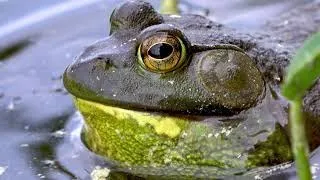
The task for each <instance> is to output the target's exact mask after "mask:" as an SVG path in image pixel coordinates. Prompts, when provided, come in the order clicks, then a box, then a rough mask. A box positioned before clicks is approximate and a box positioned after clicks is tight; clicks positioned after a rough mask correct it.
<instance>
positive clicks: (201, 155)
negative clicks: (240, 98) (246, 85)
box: [75, 98, 291, 176]
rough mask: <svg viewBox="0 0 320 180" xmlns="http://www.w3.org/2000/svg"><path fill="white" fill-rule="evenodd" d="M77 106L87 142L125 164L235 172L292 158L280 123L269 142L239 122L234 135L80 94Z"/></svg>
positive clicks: (206, 172)
mask: <svg viewBox="0 0 320 180" xmlns="http://www.w3.org/2000/svg"><path fill="white" fill-rule="evenodd" d="M75 104H76V106H77V108H78V109H79V110H80V112H81V113H82V115H83V116H84V118H85V127H84V136H83V137H84V141H85V143H86V144H87V146H88V147H89V148H90V149H91V150H92V151H93V152H95V153H97V154H100V155H102V156H104V157H106V158H107V159H109V160H112V161H115V162H117V165H119V166H121V167H130V168H131V169H132V168H133V169H135V168H138V169H139V167H144V168H146V167H148V168H156V169H157V168H158V169H166V170H165V171H166V172H162V173H163V174H166V173H168V171H169V170H171V171H172V172H174V171H178V172H179V173H182V174H183V175H187V176H188V175H190V176H191V175H193V174H194V173H198V172H199V171H202V170H203V171H204V172H202V173H203V174H204V175H210V174H211V175H231V174H234V173H239V172H245V171H246V170H247V168H253V167H257V166H264V165H270V162H272V161H279V158H281V161H283V162H285V161H288V160H290V159H291V154H290V148H289V146H288V142H287V139H286V137H284V135H283V132H282V130H281V128H279V127H275V128H276V129H274V130H273V131H272V133H270V134H269V136H268V138H267V139H265V142H258V141H260V140H259V139H254V138H252V137H251V139H250V137H247V135H246V132H243V129H241V128H239V127H240V126H241V125H239V124H236V125H231V126H234V127H233V131H232V133H231V132H230V131H231V129H232V128H231V129H227V128H225V127H223V128H221V127H219V128H216V127H215V126H214V125H213V124H210V123H208V122H202V121H190V120H187V119H184V118H179V117H168V116H161V115H155V114H150V113H146V112H135V111H131V110H125V109H121V108H117V107H110V106H105V105H102V104H98V103H95V102H91V101H87V100H83V99H79V98H75ZM231 126H230V127H231ZM239 129H241V130H239ZM228 136H229V137H228ZM235 136H237V137H238V138H240V139H235ZM241 138H246V139H245V141H244V140H243V139H241ZM244 142H246V143H248V144H245V145H244V144H243V143H244ZM279 144H281V145H279ZM280 156H281V157H280ZM157 173H158V171H157ZM159 173H160V172H159ZM160 174H161V173H160Z"/></svg>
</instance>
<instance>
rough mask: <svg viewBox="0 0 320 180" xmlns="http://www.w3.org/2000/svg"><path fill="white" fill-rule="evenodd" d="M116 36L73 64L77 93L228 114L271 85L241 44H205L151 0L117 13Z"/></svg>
mask: <svg viewBox="0 0 320 180" xmlns="http://www.w3.org/2000/svg"><path fill="white" fill-rule="evenodd" d="M110 23H111V32H110V36H109V37H108V38H106V39H104V40H102V41H99V42H97V43H95V44H93V45H91V46H89V47H88V48H87V49H86V50H85V51H84V52H83V53H82V54H81V55H80V56H79V57H78V58H77V60H76V62H75V63H74V64H72V65H70V66H69V67H68V69H67V70H66V73H65V76H64V80H65V81H64V82H65V85H66V88H67V89H68V91H69V92H70V93H72V94H73V95H75V96H76V97H79V98H82V99H86V100H91V101H96V102H99V103H103V104H105V105H109V106H116V107H121V108H125V109H135V110H143V111H145V110H147V111H157V112H159V111H162V112H168V113H172V112H175V113H176V112H182V113H191V114H204V113H205V114H225V113H229V114H230V113H236V112H238V111H241V110H244V109H248V108H250V107H253V106H254V105H255V104H256V103H257V102H259V100H261V97H263V92H264V82H263V80H262V77H261V74H260V72H259V70H258V69H257V68H256V66H255V64H254V62H253V61H252V60H251V59H250V57H249V56H248V55H246V54H245V53H244V51H243V50H241V49H240V48H238V47H236V46H234V45H231V44H223V43H221V42H218V41H215V40H214V39H213V41H212V42H211V44H205V45H199V44H195V43H194V42H193V41H192V40H190V39H197V36H199V37H202V36H206V35H208V34H190V33H191V32H190V30H188V28H183V29H182V28H179V27H178V26H177V25H175V24H174V23H173V22H166V21H165V19H164V18H163V17H162V16H161V15H159V14H158V13H157V12H156V11H154V9H153V8H152V7H151V6H150V5H149V4H148V3H145V2H141V1H129V2H128V3H126V4H124V5H123V6H121V7H119V8H117V9H115V10H114V11H113V13H112V15H111V19H110ZM187 35H188V36H192V38H189V37H188V36H187Z"/></svg>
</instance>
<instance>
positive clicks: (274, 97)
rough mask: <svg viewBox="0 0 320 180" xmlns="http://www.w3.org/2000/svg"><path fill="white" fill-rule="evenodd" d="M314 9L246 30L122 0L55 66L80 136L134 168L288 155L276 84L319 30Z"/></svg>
mask: <svg viewBox="0 0 320 180" xmlns="http://www.w3.org/2000/svg"><path fill="white" fill-rule="evenodd" d="M319 9H320V4H319V3H312V4H309V5H306V6H303V7H300V8H298V9H296V10H293V11H292V12H289V13H287V14H284V15H283V16H282V17H280V18H278V19H276V20H274V21H271V22H269V23H267V24H266V26H264V27H263V28H261V30H260V31H256V32H253V31H248V30H246V31H243V30H237V29H233V28H230V27H226V26H224V25H222V24H219V23H217V22H213V21H211V20H208V19H207V18H205V17H203V16H199V15H182V16H179V15H161V14H159V13H158V12H157V11H156V10H155V9H154V8H153V7H152V6H151V5H150V4H149V3H147V2H144V1H132V0H131V1H127V2H125V3H124V4H122V5H120V6H119V7H117V8H115V9H114V11H113V12H112V14H111V17H110V24H111V28H110V34H109V36H108V37H106V38H105V39H102V40H99V41H97V42H95V43H94V44H92V45H89V46H88V47H86V48H85V50H84V51H83V52H82V53H81V54H80V55H79V56H78V57H77V58H76V60H75V61H74V62H73V63H72V64H71V65H69V66H68V67H67V69H66V70H65V73H64V76H63V81H64V85H65V87H66V89H67V90H68V91H69V92H70V93H71V94H72V96H73V98H74V102H75V105H76V107H77V108H78V109H79V111H80V112H81V114H82V115H83V117H84V120H85V125H84V127H83V134H82V139H83V142H84V143H85V144H86V146H87V147H88V148H89V149H90V150H91V151H92V152H94V153H96V154H98V155H100V156H102V157H103V158H104V159H106V161H108V162H109V163H111V164H113V165H114V166H115V167H117V169H120V170H121V171H124V172H129V173H132V174H135V175H137V176H140V177H158V178H160V177H162V178H164V179H167V178H173V179H175V178H178V177H179V178H224V177H231V176H235V175H238V176H239V175H243V176H256V175H257V174H263V173H264V172H265V171H266V170H268V169H270V168H273V167H275V166H279V165H284V164H286V163H290V162H292V160H293V157H292V153H291V149H290V136H289V134H288V103H287V101H285V100H284V98H282V96H281V94H280V93H279V85H280V83H281V81H282V78H283V76H284V74H285V68H286V67H287V65H288V64H289V63H290V60H291V58H292V56H293V55H294V52H295V51H296V49H297V48H299V47H300V46H301V43H302V42H303V41H304V40H305V39H306V38H307V36H308V35H310V34H312V33H313V32H316V31H317V30H319V27H320V21H319V19H320V11H319ZM301 12H303V16H302V15H301ZM319 87H320V83H319V82H318V83H316V84H315V85H314V87H313V88H312V89H311V90H310V92H309V93H308V94H307V95H306V97H305V112H306V114H307V116H306V117H307V126H308V124H311V125H310V126H308V127H310V129H309V132H310V133H309V135H310V138H309V140H310V143H309V144H310V147H311V150H313V149H314V148H316V147H317V146H318V145H319V144H320V141H319V138H318V137H320V134H319V131H317V129H318V128H320V124H319V119H320V118H319V117H320V106H319V103H320V96H319V94H320V91H319Z"/></svg>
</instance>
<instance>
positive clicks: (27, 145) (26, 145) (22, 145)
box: [20, 144, 29, 147]
mask: <svg viewBox="0 0 320 180" xmlns="http://www.w3.org/2000/svg"><path fill="white" fill-rule="evenodd" d="M20 147H29V144H20Z"/></svg>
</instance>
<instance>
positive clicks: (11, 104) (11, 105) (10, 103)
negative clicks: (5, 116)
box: [7, 101, 15, 111]
mask: <svg viewBox="0 0 320 180" xmlns="http://www.w3.org/2000/svg"><path fill="white" fill-rule="evenodd" d="M14 107H15V105H14V103H13V101H10V102H9V104H8V106H7V110H9V111H13V110H14Z"/></svg>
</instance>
